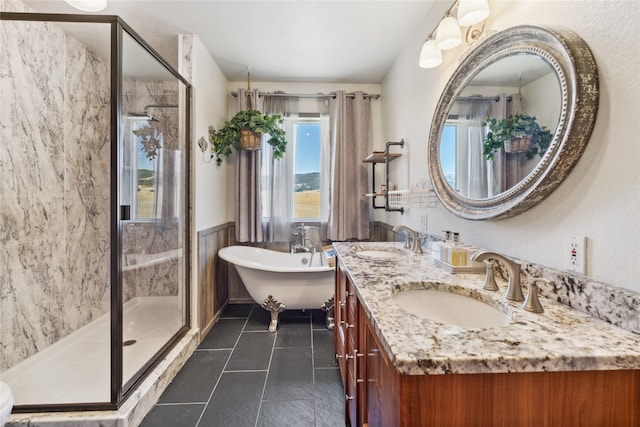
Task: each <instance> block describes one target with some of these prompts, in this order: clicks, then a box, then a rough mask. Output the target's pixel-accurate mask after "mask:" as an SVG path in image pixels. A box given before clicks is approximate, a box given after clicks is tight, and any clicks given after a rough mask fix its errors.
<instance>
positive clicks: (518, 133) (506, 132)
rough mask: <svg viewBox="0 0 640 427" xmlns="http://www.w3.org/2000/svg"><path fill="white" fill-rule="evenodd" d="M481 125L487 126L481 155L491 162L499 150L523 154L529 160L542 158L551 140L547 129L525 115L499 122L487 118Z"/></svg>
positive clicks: (512, 116)
mask: <svg viewBox="0 0 640 427" xmlns="http://www.w3.org/2000/svg"><path fill="white" fill-rule="evenodd" d="M483 125H485V126H487V125H488V126H489V132H488V133H487V136H486V137H485V140H484V143H483V146H482V154H483V155H484V157H485V158H486V159H487V160H493V159H494V153H495V152H496V151H497V150H500V149H501V148H504V150H505V152H507V153H525V155H526V157H527V159H529V160H531V159H533V158H534V157H535V156H536V155H539V156H540V157H542V156H544V153H546V152H547V149H548V148H549V145H551V140H552V139H553V134H552V133H551V131H550V130H549V129H547V128H546V127H545V126H540V125H539V124H538V122H537V121H536V118H535V117H533V116H528V115H526V114H513V115H510V116H509V117H508V118H506V119H501V120H498V119H495V118H493V117H487V118H486V119H485V121H484V123H483Z"/></svg>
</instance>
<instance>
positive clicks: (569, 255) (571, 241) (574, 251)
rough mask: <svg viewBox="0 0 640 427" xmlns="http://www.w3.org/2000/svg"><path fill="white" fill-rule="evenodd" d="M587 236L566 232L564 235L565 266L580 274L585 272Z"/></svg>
mask: <svg viewBox="0 0 640 427" xmlns="http://www.w3.org/2000/svg"><path fill="white" fill-rule="evenodd" d="M586 247H587V238H586V237H584V236H576V235H575V234H566V235H565V236H564V253H563V257H564V260H565V262H564V263H565V268H566V269H567V270H570V271H575V272H576V273H580V274H587V257H586V255H587V254H586Z"/></svg>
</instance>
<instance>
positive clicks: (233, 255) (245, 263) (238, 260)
mask: <svg viewBox="0 0 640 427" xmlns="http://www.w3.org/2000/svg"><path fill="white" fill-rule="evenodd" d="M238 252H245V253H247V252H249V253H254V254H260V253H263V254H264V255H265V256H267V257H268V256H274V255H275V256H283V255H284V256H291V255H297V257H303V256H310V255H311V254H310V253H306V252H305V253H298V254H290V253H288V252H278V251H273V250H270V249H262V248H254V247H252V246H240V245H235V246H227V247H225V248H222V249H220V250H219V251H218V255H219V256H220V258H222V259H224V260H225V261H228V262H230V263H232V264H234V265H239V266H242V267H246V268H251V269H254V270H262V271H271V272H276V273H288V272H291V273H305V272H306V273H312V272H325V271H333V270H334V267H330V266H329V265H328V261H327V259H326V258H324V261H323V262H324V263H325V264H324V265H322V266H314V267H309V266H305V265H303V266H300V267H298V266H287V267H281V266H273V265H269V264H265V263H261V262H257V261H251V260H248V259H246V258H243V257H242V256H241V255H239V254H238ZM313 256H314V259H315V257H324V253H322V252H316V253H315V254H314V255H313ZM318 259H319V258H318Z"/></svg>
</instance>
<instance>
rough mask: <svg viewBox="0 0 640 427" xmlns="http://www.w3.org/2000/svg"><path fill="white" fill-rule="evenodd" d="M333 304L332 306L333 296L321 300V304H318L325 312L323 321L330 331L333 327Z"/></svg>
mask: <svg viewBox="0 0 640 427" xmlns="http://www.w3.org/2000/svg"><path fill="white" fill-rule="evenodd" d="M333 306H334V300H333V297H331V298H329V299H328V300H327V301H325V302H323V303H322V305H321V306H320V308H321V309H322V310H324V311H325V312H326V313H327V315H326V318H325V321H324V325H325V327H326V328H327V329H328V330H330V331H333V327H334V317H333Z"/></svg>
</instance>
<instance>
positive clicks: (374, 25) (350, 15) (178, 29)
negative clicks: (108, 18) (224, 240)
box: [23, 0, 450, 83]
mask: <svg viewBox="0 0 640 427" xmlns="http://www.w3.org/2000/svg"><path fill="white" fill-rule="evenodd" d="M23 1H24V3H26V4H27V5H29V6H31V7H32V8H33V9H34V11H36V12H54V13H81V12H78V11H77V10H75V9H73V8H72V7H71V6H69V5H68V4H67V3H65V2H64V1H63V0H45V1H43V0H23ZM438 3H440V4H438ZM443 5H444V6H443ZM449 5H450V2H448V1H447V2H441V1H434V0H422V1H416V0H413V1H404V0H378V1H364V0H358V1H354V0H342V1H329V0H316V1H312V0H297V1H271V0H262V1H244V0H236V1H229V0H227V1H222V0H109V4H108V6H107V8H106V9H105V10H104V11H103V12H101V14H107V15H119V16H120V17H122V18H123V19H124V20H125V21H126V22H127V23H128V24H129V25H130V26H131V27H132V28H133V29H134V30H135V31H136V32H138V33H139V34H140V35H141V36H142V37H143V38H144V39H145V40H146V41H147V42H148V43H149V44H150V45H151V46H152V47H153V48H154V49H156V50H157V51H158V52H159V53H160V54H161V55H162V56H163V57H164V58H165V59H166V60H167V61H168V62H169V63H171V64H172V65H173V66H174V67H176V65H177V57H178V34H197V35H198V37H199V38H200V39H201V40H202V42H203V43H204V45H205V46H206V47H207V48H208V50H209V52H211V55H212V56H213V58H214V59H215V61H216V63H217V64H218V66H219V67H220V68H221V69H222V72H223V73H224V74H225V76H226V78H227V79H228V80H229V81H243V80H245V79H246V74H247V70H248V69H249V70H250V71H251V77H252V80H254V81H274V82H275V81H286V82H334V83H347V82H348V83H379V82H380V81H381V80H382V78H383V76H384V74H385V72H386V71H387V69H388V68H389V66H390V65H391V63H392V62H393V60H394V59H395V58H396V56H397V55H398V54H399V53H400V51H401V50H402V49H403V48H404V46H405V44H406V42H407V40H409V39H410V38H411V37H412V36H415V33H416V31H417V30H418V28H419V26H420V24H421V22H422V21H423V20H424V18H425V17H426V15H427V13H428V12H429V10H430V8H432V7H435V8H436V9H437V12H436V13H434V15H435V16H434V17H433V21H434V23H435V22H437V20H438V19H439V18H440V17H441V13H442V10H443V8H444V7H448V6H449ZM425 36H426V34H425ZM418 53H419V52H416V58H417V56H418ZM416 61H417V59H416ZM176 68H177V67H176Z"/></svg>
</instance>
